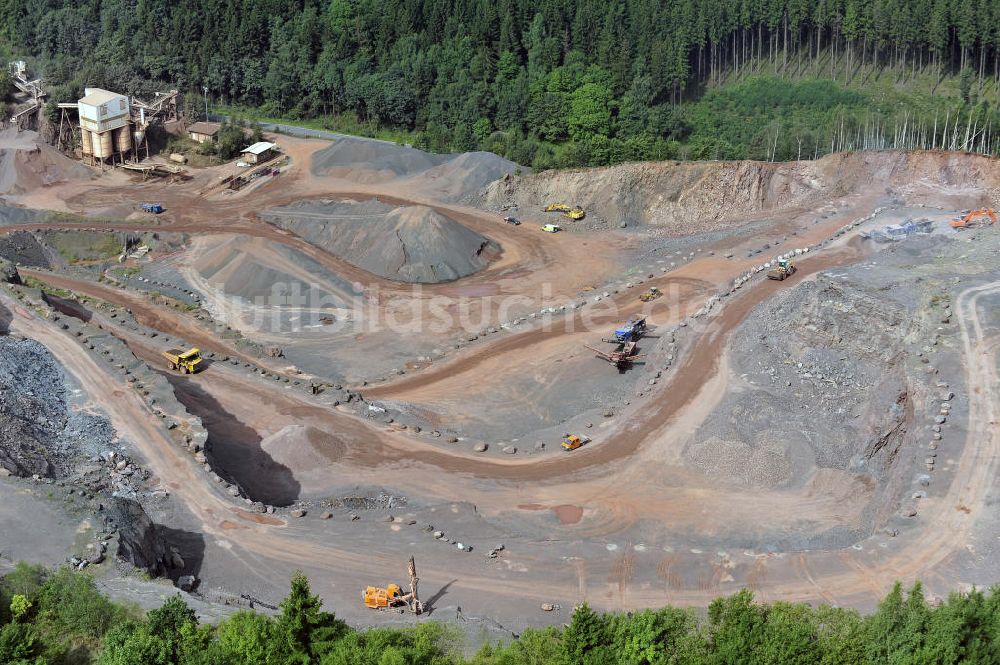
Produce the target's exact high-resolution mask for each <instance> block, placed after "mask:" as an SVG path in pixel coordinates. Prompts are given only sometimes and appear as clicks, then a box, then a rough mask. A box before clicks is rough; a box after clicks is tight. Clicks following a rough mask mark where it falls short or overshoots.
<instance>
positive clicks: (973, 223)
mask: <svg viewBox="0 0 1000 665" xmlns="http://www.w3.org/2000/svg"><path fill="white" fill-rule="evenodd" d="M996 221H997V214H996V213H995V212H993V210H992V209H990V208H981V209H979V210H973V211H972V212H970V213H969V214H968V215H966V216H965V217H962V218H961V219H954V220H952V222H951V228H953V229H973V228H976V227H977V226H984V225H986V224H995V223H996Z"/></svg>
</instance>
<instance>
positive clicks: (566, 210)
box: [542, 203, 587, 221]
mask: <svg viewBox="0 0 1000 665" xmlns="http://www.w3.org/2000/svg"><path fill="white" fill-rule="evenodd" d="M542 210H544V211H545V212H561V213H562V214H563V217H565V218H567V219H572V220H574V221H575V220H578V219H583V218H584V217H586V216H587V213H585V212H584V211H583V208H581V207H580V206H571V205H567V204H565V203H550V204H548V205H547V206H545V207H544V208H542Z"/></svg>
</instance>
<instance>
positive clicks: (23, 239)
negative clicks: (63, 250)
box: [0, 231, 53, 268]
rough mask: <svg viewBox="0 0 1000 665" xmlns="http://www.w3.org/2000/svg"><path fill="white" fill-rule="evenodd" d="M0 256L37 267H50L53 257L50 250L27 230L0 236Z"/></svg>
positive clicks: (13, 261)
mask: <svg viewBox="0 0 1000 665" xmlns="http://www.w3.org/2000/svg"><path fill="white" fill-rule="evenodd" d="M0 258H4V259H7V260H8V261H10V262H11V263H16V264H20V265H24V266H35V267H38V268H51V267H52V263H53V257H52V253H51V251H50V250H47V249H46V247H45V246H44V245H43V244H42V243H41V242H39V241H38V239H37V238H36V237H35V236H34V235H32V234H31V233H28V232H27V231H17V232H16V233H11V234H9V235H6V236H2V237H0Z"/></svg>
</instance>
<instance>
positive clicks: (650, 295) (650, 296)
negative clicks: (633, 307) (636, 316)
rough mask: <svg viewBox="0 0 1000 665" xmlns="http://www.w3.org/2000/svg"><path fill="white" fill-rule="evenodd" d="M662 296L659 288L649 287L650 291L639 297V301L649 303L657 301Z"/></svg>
mask: <svg viewBox="0 0 1000 665" xmlns="http://www.w3.org/2000/svg"><path fill="white" fill-rule="evenodd" d="M662 295H663V293H661V292H660V290H659V289H658V288H656V287H655V286H651V287H649V291H646V292H645V293H643V294H641V295H640V296H639V300H641V301H642V302H649V301H650V300H656V299H657V298H659V297H660V296H662Z"/></svg>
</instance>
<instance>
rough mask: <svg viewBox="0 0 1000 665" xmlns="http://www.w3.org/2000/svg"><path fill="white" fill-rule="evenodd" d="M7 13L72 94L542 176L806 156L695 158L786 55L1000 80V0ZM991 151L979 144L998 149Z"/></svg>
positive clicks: (196, 1)
mask: <svg viewBox="0 0 1000 665" xmlns="http://www.w3.org/2000/svg"><path fill="white" fill-rule="evenodd" d="M0 9H2V11H0V42H2V43H5V44H7V45H9V47H8V48H9V50H10V52H11V53H28V54H31V55H32V56H34V57H35V58H36V59H37V61H36V62H37V65H38V67H39V68H40V69H41V70H43V72H44V74H45V76H46V77H47V78H48V79H49V80H50V82H52V83H54V84H56V86H57V90H58V91H59V92H60V93H61V94H62V96H63V97H64V98H72V96H73V95H75V94H79V93H80V92H81V90H82V87H83V86H84V85H86V84H91V85H103V86H105V87H109V88H112V89H115V90H119V91H124V92H128V93H131V94H137V93H143V92H148V91H149V90H151V89H153V88H156V87H158V86H160V87H162V86H169V87H174V88H177V89H180V90H183V91H187V92H190V93H192V94H191V96H192V98H193V99H194V100H195V101H197V100H198V98H199V97H200V96H201V94H203V93H202V88H203V86H204V87H207V88H208V90H209V94H211V95H212V96H213V98H215V99H218V100H221V101H223V102H225V103H227V104H238V105H243V106H246V107H252V108H254V109H257V110H258V111H259V112H260V114H262V115H268V116H274V117H284V118H290V119H296V118H326V119H329V120H330V122H331V123H332V125H334V126H335V125H336V122H337V120H336V119H337V118H338V117H342V116H344V115H350V116H351V117H352V118H357V119H359V120H360V121H361V122H362V123H363V124H366V125H368V126H369V127H371V128H375V127H392V128H400V129H403V130H408V131H412V132H413V134H414V137H415V139H414V140H415V141H417V142H419V143H420V145H421V146H423V147H426V148H429V149H432V150H436V151H443V150H470V149H477V148H481V149H490V150H496V151H498V152H501V153H502V154H505V155H507V156H509V157H511V158H513V159H515V160H516V161H518V162H520V163H523V164H526V165H534V166H536V167H539V168H547V167H551V166H568V165H574V164H604V163H612V162H615V161H623V160H627V159H667V158H677V157H680V158H684V157H692V156H693V157H699V156H705V154H706V152H707V153H708V154H709V156H717V157H738V156H740V154H747V155H750V156H753V157H755V158H764V159H766V158H771V159H792V158H794V157H795V156H796V155H798V154H799V153H800V152H801V149H800V148H801V147H802V146H801V145H800V144H802V143H808V142H809V141H808V139H804V138H802V136H801V132H800V135H799V137H798V138H797V139H796V140H795V141H794V143H795V144H796V145H795V150H792V149H791V148H790V147H788V146H781V145H776V143H781V139H780V137H779V140H778V141H777V142H775V141H773V135H774V133H775V131H776V132H777V133H779V134H780V133H781V132H785V133H788V132H789V131H790V130H791V128H790V127H789V126H788V125H786V124H783V122H782V117H781V114H780V113H779V114H774V113H771V112H765V113H764V114H762V115H757V116H746V114H744V116H745V117H744V118H742V120H741V121H742V122H744V123H747V122H749V124H750V125H751V126H752V127H753V128H754V129H756V130H757V132H756V134H755V135H754V136H753V137H752V138H751V139H742V140H741V143H740V144H738V145H736V146H734V149H733V150H730V147H729V146H728V145H725V144H716V145H715V146H714V147H712V149H710V150H708V151H706V150H705V149H704V146H703V145H702V143H704V141H706V140H709V139H710V138H711V136H710V135H703V134H699V125H698V115H699V113H702V114H703V113H704V112H705V105H704V104H702V101H703V99H704V94H705V91H706V87H708V88H709V89H711V87H712V86H713V85H716V84H717V83H719V82H722V81H725V80H729V79H730V78H732V77H733V76H734V75H735V76H736V77H747V76H751V75H759V74H762V73H765V72H764V68H765V67H767V68H768V71H771V72H772V73H777V76H778V77H779V78H780V80H783V81H786V82H788V78H789V76H791V75H792V71H791V64H790V63H792V62H796V63H799V64H801V63H802V62H803V61H807V62H811V63H812V64H813V65H814V66H813V69H814V70H815V71H816V73H817V74H819V73H822V75H823V76H824V77H825V78H829V79H831V80H840V81H843V80H845V79H850V78H851V77H852V76H853V74H854V72H857V71H858V70H859V68H860V69H864V68H873V67H874V68H882V67H891V68H894V71H895V72H897V73H899V76H905V73H906V72H907V71H917V70H920V71H924V70H927V69H928V68H930V70H932V71H933V72H935V73H937V74H940V75H946V76H947V75H955V76H957V75H958V74H959V73H962V76H963V86H964V85H965V84H966V81H965V80H964V79H968V83H969V85H970V86H973V85H974V86H975V87H976V88H978V89H980V90H983V89H985V88H988V87H990V86H989V85H987V84H989V83H992V84H993V87H994V88H995V85H996V81H997V79H998V74H1000V0H697V1H696V0H663V1H657V2H652V1H650V0H622V1H621V2H612V3H608V2H604V1H603V0H170V1H168V0H86V1H83V2H78V1H76V0H73V1H70V0H30V1H29V0H2V1H0ZM723 89H725V88H723ZM840 89H841V90H842V88H840ZM963 90H964V88H963ZM969 97H970V95H968V94H963V95H961V96H960V97H959V98H955V99H952V100H950V103H951V107H950V108H948V109H941V108H937V109H934V110H936V111H938V112H939V114H940V115H943V114H944V113H948V114H949V116H950V117H949V122H950V121H951V120H952V119H953V118H954V115H955V114H962V122H966V121H968V118H969V117H971V115H970V114H971V113H973V112H975V113H979V115H980V116H983V117H982V118H980V120H982V119H983V118H985V117H986V116H987V115H988V116H989V119H988V122H987V124H988V125H989V127H991V128H992V126H993V123H994V122H995V121H996V118H994V117H993V116H994V115H995V114H993V112H992V109H985V110H983V109H978V110H976V109H971V108H969V106H970V99H969ZM862 105H864V106H865V107H866V108H865V110H866V111H867V112H868V114H869V116H871V115H872V114H877V115H878V118H872V117H869V118H868V124H869V125H879V126H880V127H881V129H879V130H873V131H872V136H878V135H879V134H880V133H885V127H884V126H886V125H890V126H891V127H892V129H891V130H890V131H889V134H890V135H893V136H894V138H895V141H894V142H895V143H896V144H900V143H906V142H902V141H901V140H900V139H899V136H898V133H899V132H900V131H902V123H901V122H898V121H899V120H900V119H898V118H897V117H896V115H897V113H896V111H898V109H895V108H894V109H890V110H886V109H885V108H882V107H884V106H885V105H886V104H885V102H884V100H879V99H877V98H875V97H873V96H872V95H868V96H867V98H866V99H865V100H864V101H863V103H862ZM190 107H191V110H192V112H195V109H197V107H198V105H197V104H196V103H192V104H190ZM826 110H827V111H829V112H830V114H831V115H836V113H834V112H835V111H837V110H838V109H837V108H836V107H833V106H829V107H827V109H826ZM839 110H840V112H841V113H840V115H841V116H845V111H844V109H839ZM912 114H913V115H920V117H919V118H918V119H917V124H918V125H919V124H920V123H925V124H926V123H933V120H932V114H928V113H923V111H922V110H921V109H913V110H912ZM847 115H850V118H851V120H850V122H856V123H860V124H862V125H863V124H864V122H865V121H864V119H863V118H862V117H861V115H859V114H858V113H856V112H854V111H851V112H850V113H849V114H847ZM924 116H926V117H924ZM941 121H942V123H943V118H942V119H941ZM845 122H848V119H846V118H845ZM770 124H774V125H775V127H774V130H775V131H771V132H768V130H767V126H768V125H770ZM840 124H841V123H840V122H839V118H838V119H837V121H836V122H835V121H833V120H830V121H829V123H827V124H811V125H809V126H808V128H807V129H809V130H810V131H811V132H813V133H815V134H817V137H816V140H815V141H813V142H812V143H813V145H812V146H810V147H812V148H813V149H814V150H813V152H817V153H819V154H823V153H825V152H829V151H830V150H831V148H830V146H829V144H830V142H831V141H830V139H831V138H833V144H834V147H836V146H837V144H838V141H839V143H841V144H843V145H844V146H845V147H846V145H847V144H848V142H847V140H846V139H845V138H844V136H845V135H844V133H843V132H842V131H841V127H840ZM980 124H981V123H980ZM907 131H915V130H913V124H912V123H911V122H907ZM933 131H934V130H933V128H926V129H924V130H922V132H921V134H927V135H929V134H930V133H932V132H933ZM990 131H991V130H990ZM818 135H822V137H823V141H822V142H821V141H820V140H819V137H818ZM769 136H770V137H772V138H767V137H769ZM852 137H856V132H855V133H854V134H852ZM912 138H913V136H912V135H911V139H912ZM980 139H981V140H980V141H978V142H977V143H976V144H975V146H974V147H975V148H977V149H978V148H980V147H981V148H982V149H983V150H984V151H990V152H995V150H994V148H995V147H996V144H995V142H992V141H987V140H986V137H985V134H984V135H983V136H981V137H980ZM857 142H858V141H854V143H857ZM890 143H892V142H890ZM965 143H966V144H969V141H966V142H965ZM926 144H927V147H931V145H933V144H934V142H932V141H930V140H928V141H927V142H926ZM950 144H951V142H949V145H950ZM820 148H822V150H820Z"/></svg>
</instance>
